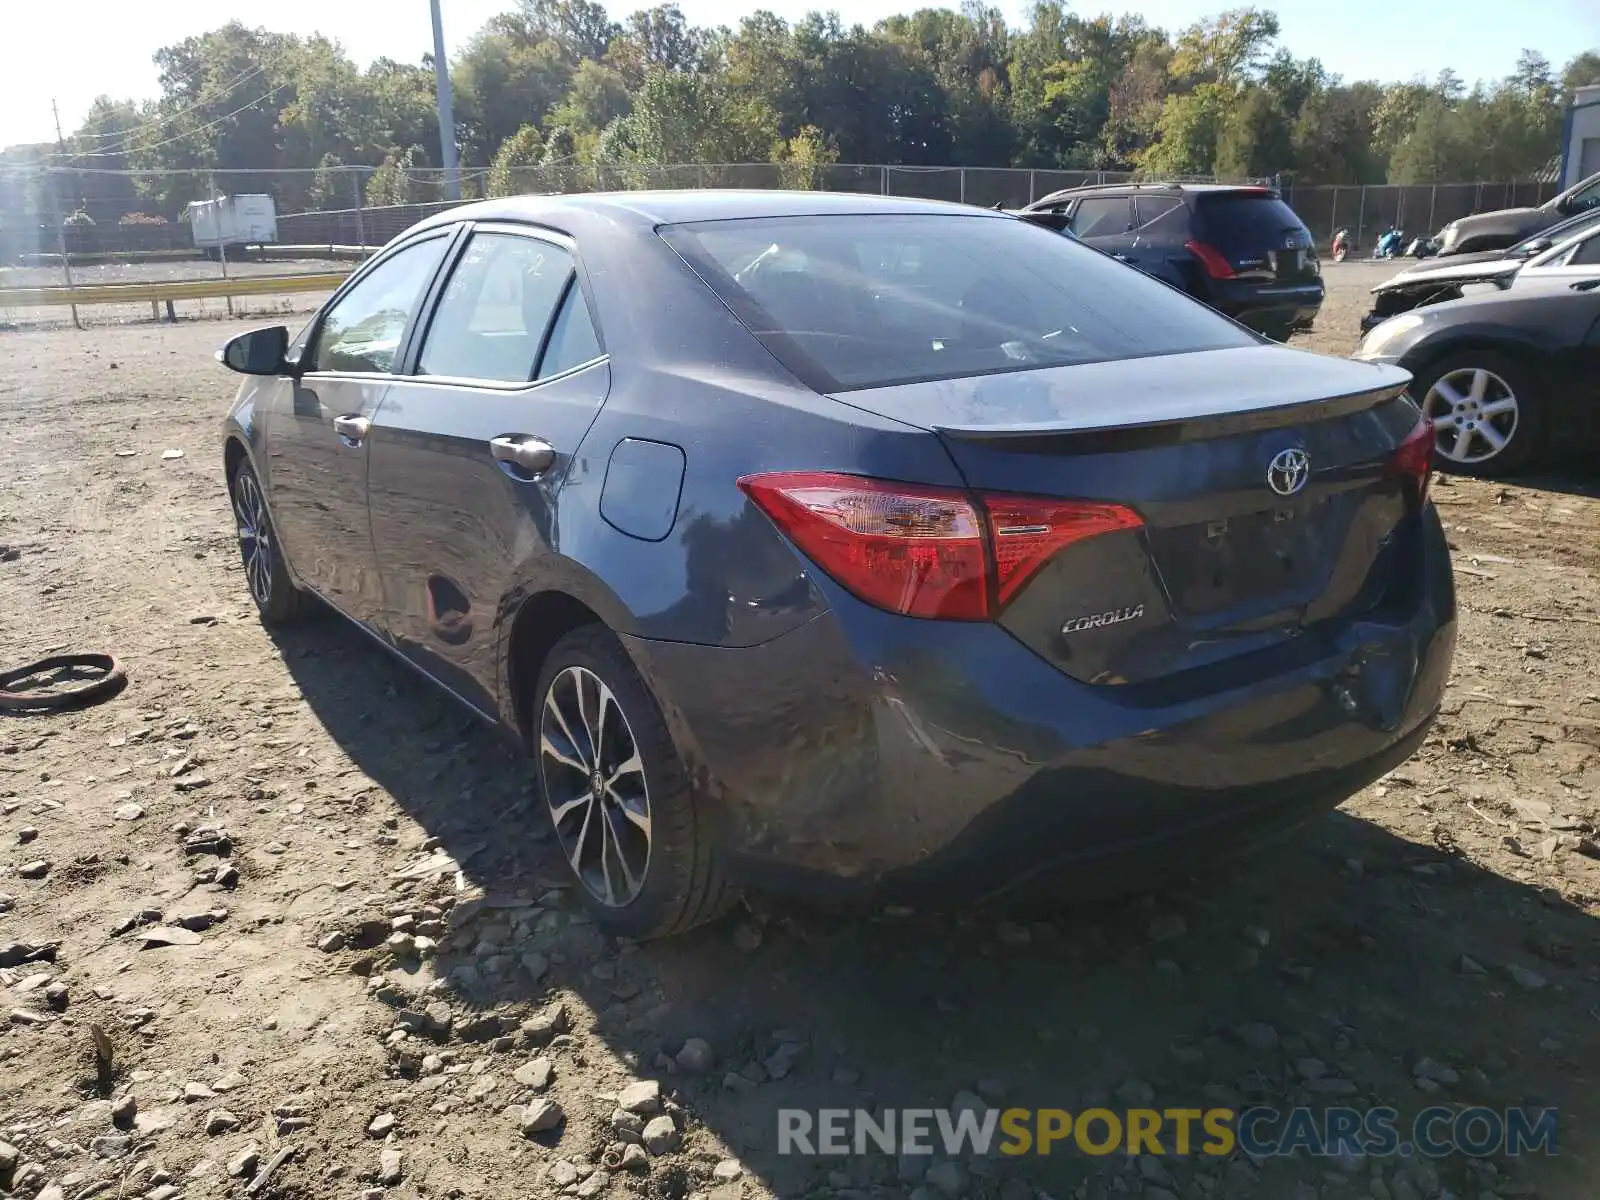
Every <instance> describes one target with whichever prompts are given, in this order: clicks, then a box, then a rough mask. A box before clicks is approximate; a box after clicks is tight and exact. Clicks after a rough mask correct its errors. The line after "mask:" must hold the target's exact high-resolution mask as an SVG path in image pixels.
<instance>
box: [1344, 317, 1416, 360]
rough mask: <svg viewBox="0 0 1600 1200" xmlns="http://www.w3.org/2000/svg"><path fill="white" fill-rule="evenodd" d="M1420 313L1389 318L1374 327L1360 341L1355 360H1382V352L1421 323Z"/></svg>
mask: <svg viewBox="0 0 1600 1200" xmlns="http://www.w3.org/2000/svg"><path fill="white" fill-rule="evenodd" d="M1423 319H1424V318H1423V316H1422V314H1421V313H1416V312H1408V313H1401V314H1400V315H1399V316H1398V317H1390V318H1389V319H1388V320H1387V321H1385V322H1383V324H1381V325H1374V326H1373V327H1372V332H1371V333H1369V334H1367V336H1366V337H1365V338H1364V339H1362V342H1361V349H1359V350H1357V351H1356V357H1357V358H1383V357H1384V351H1385V350H1386V349H1387V348H1388V347H1389V346H1390V345H1391V344H1392V343H1394V342H1397V341H1399V340H1400V339H1401V338H1403V337H1404V336H1405V335H1406V334H1408V333H1410V332H1411V331H1412V330H1413V329H1416V328H1418V327H1419V326H1420V325H1421V324H1422V323H1423Z"/></svg>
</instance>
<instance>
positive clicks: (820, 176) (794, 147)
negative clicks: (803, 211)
mask: <svg viewBox="0 0 1600 1200" xmlns="http://www.w3.org/2000/svg"><path fill="white" fill-rule="evenodd" d="M773 157H774V158H776V159H777V162H778V178H779V180H780V182H781V184H782V186H783V187H786V188H794V189H796V190H813V191H814V190H816V189H817V188H820V187H821V186H822V184H823V180H824V179H825V178H826V176H827V169H828V166H829V164H830V163H835V162H838V161H839V152H838V151H837V150H835V149H834V148H833V147H831V146H829V145H828V143H827V141H826V140H825V139H824V138H823V136H822V130H820V129H818V128H817V127H816V126H815V125H807V126H806V127H805V128H803V129H801V130H800V132H799V133H797V134H795V135H794V136H793V137H791V138H785V139H784V140H783V141H782V142H781V143H780V145H779V146H778V151H777V153H776V154H775V155H774V156H773Z"/></svg>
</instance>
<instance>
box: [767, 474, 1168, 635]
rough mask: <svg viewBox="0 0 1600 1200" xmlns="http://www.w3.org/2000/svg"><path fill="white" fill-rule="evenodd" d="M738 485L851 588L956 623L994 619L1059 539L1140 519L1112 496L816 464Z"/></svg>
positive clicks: (880, 602) (891, 606)
mask: <svg viewBox="0 0 1600 1200" xmlns="http://www.w3.org/2000/svg"><path fill="white" fill-rule="evenodd" d="M739 487H740V488H741V489H742V490H743V491H744V492H745V494H746V495H748V496H749V497H750V499H751V500H753V501H754V502H755V503H756V505H757V506H758V507H759V508H760V509H761V511H762V512H764V513H766V514H767V516H769V517H770V518H772V521H773V523H774V524H776V525H777V526H778V528H779V529H781V530H782V531H783V532H784V533H785V534H787V535H788V536H789V538H790V539H792V540H793V541H794V543H795V545H796V546H798V547H799V548H800V549H801V550H802V551H804V552H805V554H806V555H807V556H808V557H810V558H811V559H812V560H813V561H814V562H815V563H816V564H817V565H818V566H819V567H821V568H822V569H823V570H824V571H826V572H827V573H828V574H829V576H831V577H832V578H833V579H834V580H836V581H837V582H838V583H839V584H841V585H842V586H843V587H845V588H847V589H848V590H849V591H850V592H852V593H853V594H854V595H856V596H858V597H860V598H861V599H862V600H865V601H866V602H867V603H869V604H873V605H876V606H877V607H879V608H884V609H887V610H889V611H890V612H896V613H903V614H905V615H906V616H911V617H936V618H940V619H943V620H949V621H983V620H987V619H989V618H990V617H991V616H993V615H994V614H995V613H997V612H998V611H999V610H1000V609H1001V608H1002V607H1004V606H1005V604H1006V603H1007V602H1008V601H1009V600H1010V599H1011V598H1012V597H1013V596H1015V595H1016V593H1017V591H1018V590H1019V589H1020V588H1021V587H1022V585H1023V584H1024V583H1026V582H1027V581H1028V580H1029V579H1030V578H1032V576H1033V575H1034V573H1035V572H1036V571H1038V569H1039V568H1040V567H1041V566H1043V565H1044V563H1045V562H1046V561H1048V560H1049V558H1050V557H1051V556H1052V555H1054V554H1056V553H1057V552H1058V551H1060V550H1061V549H1063V548H1064V547H1066V546H1069V545H1071V544H1072V543H1074V542H1077V541H1081V540H1083V539H1084V538H1088V537H1094V536H1095V535H1097V534H1101V533H1109V532H1111V531H1113V530H1117V529H1131V528H1134V527H1136V526H1137V525H1139V524H1140V520H1139V516H1138V514H1137V513H1135V512H1133V511H1132V510H1131V509H1127V508H1123V507H1121V506H1120V505H1116V504H1100V503H1093V502H1079V501H1072V500H1046V499H1040V498H1037V497H1030V496H1005V495H980V496H976V497H974V496H969V495H968V494H967V493H966V492H963V491H960V490H957V489H955V488H941V487H926V486H922V485H920V484H904V483H885V482H883V481H881V480H877V479H865V478H863V477H861V476H859V475H839V474H833V473H829V472H821V471H793V472H783V473H779V474H773V475H748V476H746V477H745V478H743V479H741V480H739ZM991 561H992V562H993V563H994V565H995V570H994V574H993V579H992V580H991V576H990V571H989V563H990V562H991Z"/></svg>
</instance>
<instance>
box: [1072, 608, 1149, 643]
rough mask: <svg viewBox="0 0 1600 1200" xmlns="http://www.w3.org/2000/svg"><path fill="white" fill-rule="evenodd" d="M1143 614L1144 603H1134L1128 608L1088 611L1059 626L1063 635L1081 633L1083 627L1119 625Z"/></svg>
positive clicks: (1093, 627)
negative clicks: (1088, 612)
mask: <svg viewBox="0 0 1600 1200" xmlns="http://www.w3.org/2000/svg"><path fill="white" fill-rule="evenodd" d="M1142 616H1144V605H1142V604H1135V605H1132V606H1131V607H1129V608H1114V609H1112V610H1111V611H1110V612H1103V613H1090V614H1089V615H1088V616H1083V617H1073V618H1072V620H1070V621H1068V622H1067V623H1066V624H1064V625H1063V626H1062V627H1061V632H1062V634H1063V635H1065V634H1069V633H1082V632H1083V631H1084V630H1085V629H1103V628H1104V627H1105V626H1107V625H1121V624H1122V623H1123V622H1124V621H1137V620H1138V619H1139V618H1140V617H1142Z"/></svg>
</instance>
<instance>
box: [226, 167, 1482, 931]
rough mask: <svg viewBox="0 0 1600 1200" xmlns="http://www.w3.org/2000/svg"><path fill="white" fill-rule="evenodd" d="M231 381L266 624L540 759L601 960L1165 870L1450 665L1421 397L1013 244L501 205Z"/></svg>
mask: <svg viewBox="0 0 1600 1200" xmlns="http://www.w3.org/2000/svg"><path fill="white" fill-rule="evenodd" d="M219 356H220V357H221V358H222V360H223V361H224V362H225V363H227V365H229V366H230V367H233V368H234V369H235V370H238V371H241V372H244V373H245V374H247V375H249V376H250V378H248V379H247V380H245V382H244V384H243V386H242V388H241V389H240V392H239V396H238V399H237V401H236V402H235V404H234V406H233V409H232V411H231V412H230V414H229V416H228V418H227V422H226V427H225V432H224V458H225V463H226V468H227V478H228V486H229V489H230V491H231V494H232V498H233V508H234V512H235V514H236V516H237V521H238V530H239V545H240V550H241V552H242V555H243V559H244V566H245V575H246V578H247V579H248V581H249V586H250V590H251V592H252V594H253V595H254V597H255V600H256V602H257V604H258V605H259V606H260V609H261V612H262V615H263V617H264V618H265V619H266V620H268V621H269V622H273V623H277V622H283V621H287V620H289V619H290V618H292V617H294V616H295V615H296V614H297V613H299V612H300V611H302V609H303V608H304V607H305V605H306V603H307V598H308V597H309V596H312V595H315V596H317V597H320V598H321V600H323V601H326V602H327V604H328V605H330V606H331V607H333V608H334V609H336V610H338V611H339V612H340V613H342V614H343V615H344V616H346V617H348V618H349V619H350V620H352V621H353V622H355V623H356V624H357V625H358V626H359V627H360V628H361V629H363V630H365V631H366V632H367V633H369V634H370V635H372V637H373V638H374V639H376V640H377V641H378V642H379V643H380V644H382V645H383V646H385V647H387V648H388V649H389V650H390V651H392V652H393V653H395V654H397V655H399V656H400V657H402V658H403V659H405V660H406V661H408V662H409V663H411V664H412V665H413V666H415V667H416V668H417V669H419V670H420V671H421V672H422V673H423V674H425V675H427V676H428V677H430V678H431V679H433V680H434V681H435V682H436V683H437V684H439V685H440V686H441V687H444V688H446V689H448V690H449V691H450V692H451V693H453V694H454V695H455V696H456V697H457V698H458V699H459V700H461V701H462V702H463V703H464V704H466V705H467V706H469V707H470V708H472V709H474V710H475V711H476V712H478V713H479V714H481V715H482V716H483V717H484V718H486V719H488V720H490V721H493V722H496V723H497V724H499V725H501V726H502V727H504V728H505V729H506V730H507V731H508V732H511V733H513V734H514V735H515V736H517V737H518V738H520V739H521V740H522V742H523V743H524V744H525V745H526V746H527V747H528V749H529V752H530V755H531V759H532V769H533V771H534V773H535V776H536V778H537V779H538V783H539V787H540V790H541V792H542V794H543V797H544V799H545V802H546V804H547V806H548V815H549V819H550V821H551V824H552V826H553V827H554V830H555V834H556V839H557V841H558V842H559V845H560V847H561V849H562V852H563V853H564V854H565V856H566V858H567V860H568V862H569V863H570V865H571V868H572V871H573V874H574V876H575V878H576V879H577V881H578V883H579V884H580V885H581V889H582V892H583V894H584V895H585V897H586V898H587V900H588V902H589V903H590V906H591V908H592V910H593V913H594V916H595V919H596V921H597V923H598V924H599V925H601V926H602V927H603V928H604V929H606V930H608V931H611V932H615V933H619V934H626V935H631V936H635V937H642V936H651V935H657V934H662V933H668V932H671V931H674V930H680V929H684V928H687V927H688V926H691V925H693V924H695V923H696V922H699V921H702V920H704V919H706V918H707V917H709V916H711V915H714V914H715V913H716V912H717V911H719V909H721V908H722V907H723V906H725V905H726V903H727V902H728V900H729V898H730V897H731V896H732V895H733V892H734V889H735V888H737V887H739V886H743V885H747V884H753V885H756V886H761V887H765V888H789V889H797V890H801V891H806V892H810V893H812V894H841V895H857V896H860V895H866V896H871V897H883V898H888V897H908V898H919V897H933V898H937V899H945V900H950V899H955V898H963V899H965V898H982V897H986V896H991V895H994V894H996V893H1002V892H1006V891H1009V890H1012V889H1021V888H1024V887H1026V888H1027V889H1028V890H1032V889H1033V888H1035V887H1037V886H1039V885H1041V884H1043V883H1047V882H1048V883H1051V884H1056V883H1060V882H1063V881H1064V882H1067V883H1070V884H1071V885H1072V886H1073V887H1074V888H1079V887H1082V888H1085V889H1090V890H1103V889H1105V888H1108V887H1126V886H1128V885H1129V884H1130V883H1133V882H1135V881H1141V880H1146V879H1150V878H1155V877H1156V876H1157V875H1159V874H1160V873H1162V872H1164V871H1167V870H1170V869H1172V868H1174V867H1183V866H1186V865H1192V864H1193V863H1195V862H1197V861H1200V860H1201V859H1203V858H1205V857H1207V856H1210V855H1212V854H1214V853H1217V852H1220V851H1224V850H1227V851H1231V850H1235V849H1237V848H1239V847H1240V846H1242V845H1246V844H1248V843H1251V842H1253V841H1255V840H1256V839H1257V838H1258V837H1259V836H1260V835H1262V834H1264V833H1266V832H1268V831H1271V830H1274V829H1277V828H1280V827H1283V826H1286V825H1290V824H1293V823H1294V822H1296V821H1299V820H1303V819H1304V818H1305V817H1307V816H1309V815H1311V814H1314V813H1317V812H1319V811H1323V810H1326V809H1327V808H1330V807H1331V806H1333V805H1335V804H1337V803H1339V802H1340V801H1341V800H1343V799H1345V798H1346V797H1347V796H1349V795H1350V794H1351V793H1352V792H1354V791H1356V790H1357V789H1358V788H1360V787H1362V786H1363V785H1364V784H1366V783H1368V782H1369V781H1370V780H1372V779H1374V778H1375V777H1377V776H1378V775H1380V774H1382V773H1383V772H1385V771H1387V770H1388V769H1390V768H1391V767H1393V766H1394V765H1395V764H1396V763H1398V762H1400V761H1401V760H1403V759H1404V758H1405V757H1406V756H1407V755H1408V754H1410V753H1411V752H1412V750H1413V749H1414V748H1415V747H1416V746H1417V744H1418V743H1419V742H1420V741H1421V739H1422V737H1423V734H1424V731H1425V730H1426V729H1427V728H1428V726H1429V723H1430V721H1431V720H1432V718H1433V716H1434V714H1435V712H1436V710H1437V708H1438V704H1439V697H1440V693H1441V691H1442V689H1443V687H1444V682H1445V676H1446V674H1447V673H1448V670H1449V666H1450V658H1451V653H1452V649H1453V645H1454V638H1455V600H1454V593H1453V590H1452V587H1451V577H1450V566H1449V561H1448V555H1447V551H1446V547H1445V541H1444V536H1443V534H1442V532H1441V529H1440V525H1439V521H1438V518H1437V516H1436V515H1435V512H1434V510H1433V507H1432V505H1431V504H1430V503H1429V502H1428V477H1429V453H1430V449H1431V447H1432V444H1433V438H1432V435H1431V433H1430V432H1429V430H1428V428H1427V427H1426V426H1425V424H1423V423H1422V422H1421V421H1420V420H1419V415H1418V411H1417V408H1416V406H1415V405H1414V404H1412V402H1411V401H1410V400H1409V399H1407V398H1406V396H1405V394H1404V388H1405V386H1406V384H1407V382H1408V379H1409V376H1408V375H1407V374H1406V373H1405V372H1403V371H1400V370H1397V369H1395V368H1393V367H1388V366H1381V365H1373V364H1366V363H1357V362H1350V361H1346V360H1342V359H1334V358H1324V357H1320V356H1318V355H1314V354H1306V353H1302V352H1299V351H1295V350H1289V349H1285V348H1283V347H1281V346H1275V345H1272V344H1270V343H1268V342H1265V341H1264V340H1262V339H1261V338H1259V337H1257V336H1256V335H1254V334H1252V333H1250V332H1249V331H1247V330H1245V329H1243V328H1241V327H1240V326H1238V325H1235V324H1233V323H1232V322H1231V321H1229V320H1227V319H1226V318H1224V317H1221V316H1219V315H1217V314H1216V313H1214V312H1212V311H1210V310H1209V309H1207V308H1206V307H1204V306H1203V305H1201V304H1198V303H1196V302H1195V301H1193V300H1190V299H1188V298H1187V297H1185V296H1183V295H1181V294H1180V293H1178V292H1177V291H1174V290H1172V289H1171V288H1168V287H1166V286H1165V285H1164V284H1161V283H1159V282H1157V281H1155V280H1153V279H1151V278H1149V277H1148V276H1146V275H1143V274H1141V273H1140V272H1138V271H1136V270H1132V269H1130V268H1128V267H1126V266H1123V265H1122V264H1120V263H1118V262H1116V261H1114V260H1113V259H1111V258H1109V257H1107V256H1105V255H1103V254H1101V253H1099V252H1098V251H1095V250H1092V249H1090V248H1088V247H1085V246H1083V245H1080V244H1076V243H1074V242H1073V241H1071V240H1070V239H1067V238H1063V237H1060V236H1058V235H1056V234H1054V233H1051V232H1049V231H1047V230H1044V229H1041V228H1038V227H1036V226H1034V225H1030V224H1028V223H1027V222H1025V221H1023V220H1020V219H1017V218H1015V217H1012V216H1009V215H1006V214H1003V213H997V212H991V211H987V210H979V209H972V208H963V207H956V206H953V205H941V204H932V203H923V202H918V201H908V200H898V199H891V198H880V197H867V196H842V195H828V194H819V193H811V192H778V193H760V192H678V193H672V192H664V193H648V192H636V193H624V194H617V195H592V196H565V197H561V196H548V197H521V198H516V199H506V200H494V201H488V202H485V203H482V204H473V205H469V206H466V207H463V208H457V209H453V210H451V211H449V212H446V213H443V214H441V215H439V216H437V217H434V218H431V219H429V220H427V221H424V222H422V223H421V224H420V225H418V226H416V227H415V228H414V229H412V230H410V231H409V232H407V233H405V234H403V235H402V236H401V237H399V238H397V239H396V240H395V241H394V242H393V243H391V244H390V245H389V246H387V247H385V249H384V250H383V251H382V252H381V253H380V254H378V255H376V256H375V257H374V258H373V259H372V260H371V261H370V262H368V263H366V264H365V265H364V266H363V267H362V268H361V269H360V270H359V271H357V272H356V273H355V274H354V275H353V276H352V277H351V278H350V279H349V281H348V282H347V283H346V284H345V285H344V286H343V287H342V288H341V289H340V290H339V291H338V292H337V293H336V294H335V295H334V296H333V297H332V299H331V300H329V302H328V303H327V304H326V305H325V306H324V307H323V309H322V311H321V312H320V313H318V314H317V316H316V317H315V318H314V319H313V320H312V321H311V323H310V324H309V325H308V326H306V328H305V329H304V330H303V331H301V332H300V333H299V334H298V335H297V336H295V337H293V338H292V339H291V338H290V336H289V334H288V332H287V331H286V330H285V329H283V328H281V327H278V328H272V329H264V330H258V331H256V332H253V333H248V334H244V335H242V336H240V337H237V338H235V339H234V340H233V341H231V342H229V343H228V345H227V346H226V347H225V348H224V349H223V350H222V351H221V352H220V353H219Z"/></svg>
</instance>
